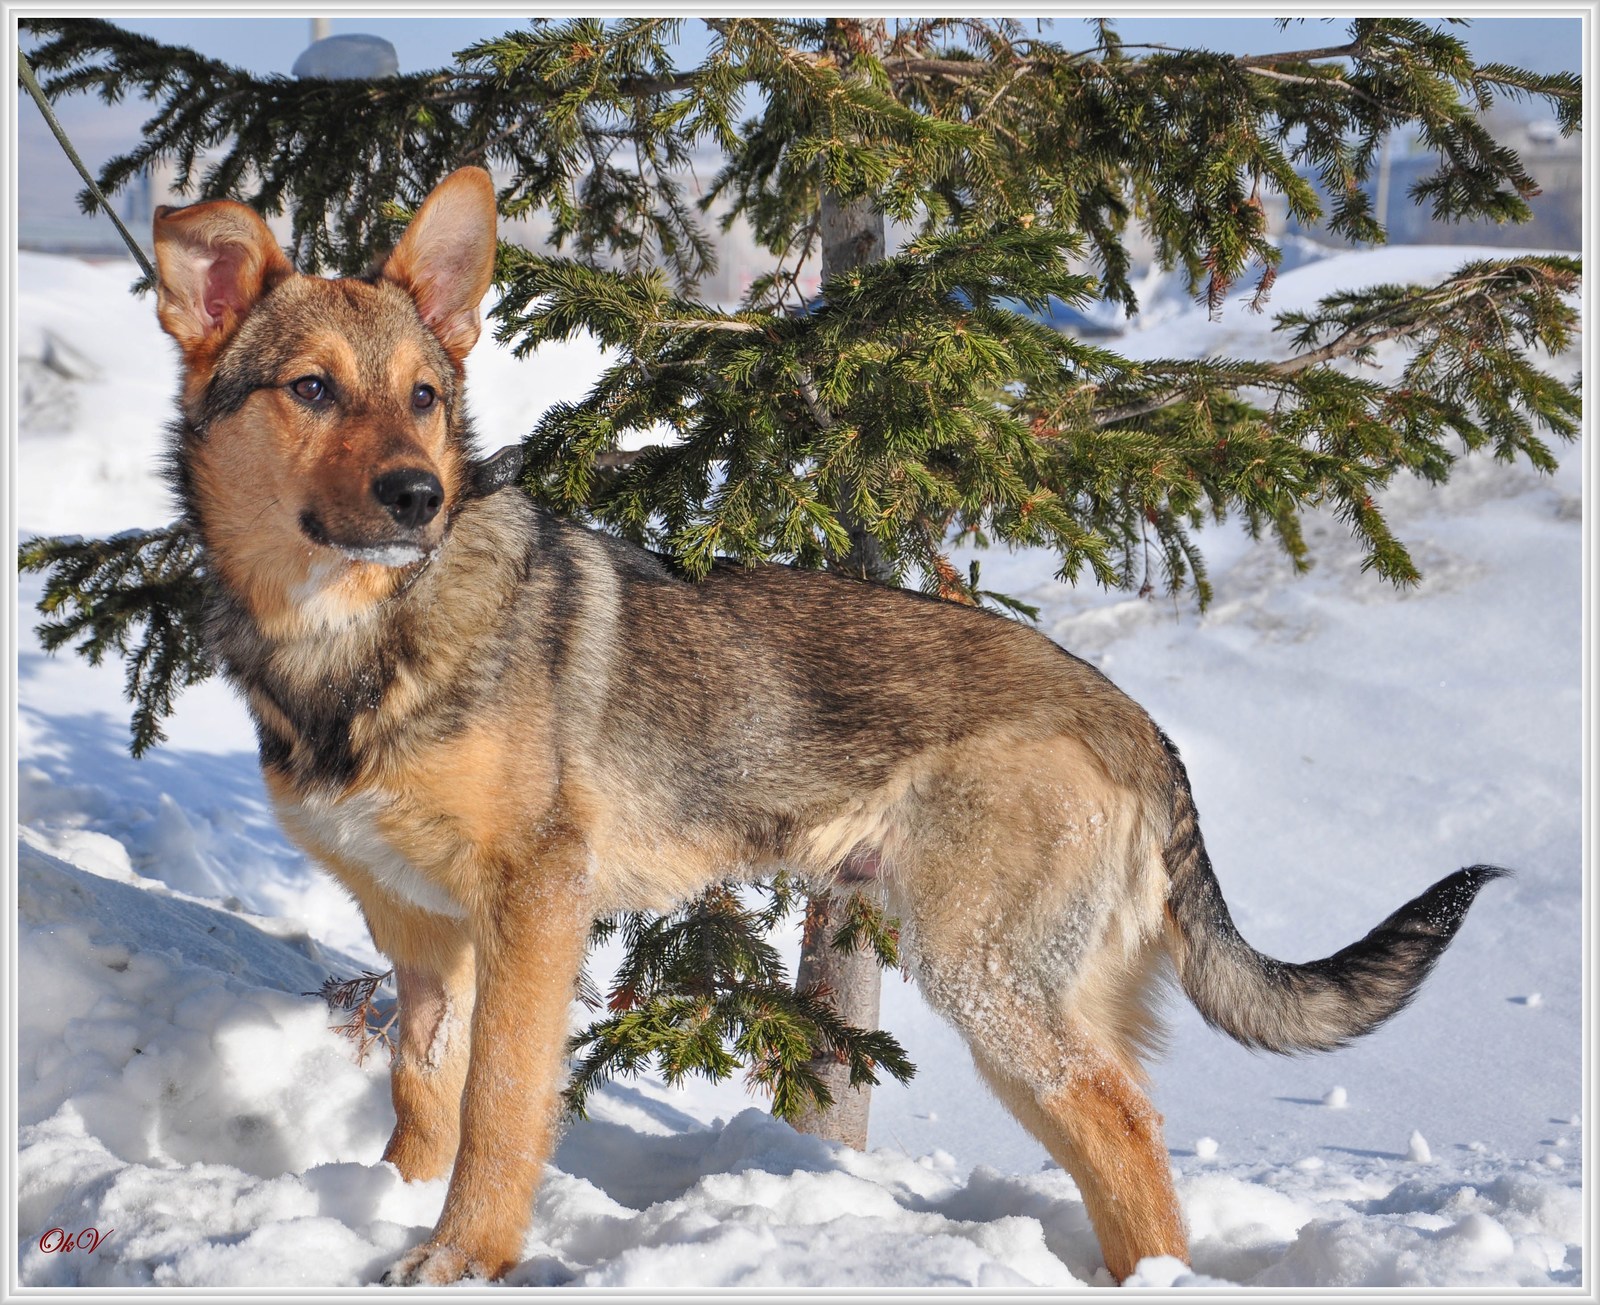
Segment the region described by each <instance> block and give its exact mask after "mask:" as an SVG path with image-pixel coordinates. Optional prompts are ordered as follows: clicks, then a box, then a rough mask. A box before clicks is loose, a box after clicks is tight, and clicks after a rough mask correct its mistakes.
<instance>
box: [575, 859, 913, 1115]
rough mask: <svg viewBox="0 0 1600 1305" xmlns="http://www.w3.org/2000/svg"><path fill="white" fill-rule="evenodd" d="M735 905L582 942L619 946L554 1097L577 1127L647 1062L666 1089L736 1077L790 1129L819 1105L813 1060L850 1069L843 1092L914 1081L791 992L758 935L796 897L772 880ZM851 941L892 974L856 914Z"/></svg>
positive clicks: (819, 997)
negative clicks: (865, 946)
mask: <svg viewBox="0 0 1600 1305" xmlns="http://www.w3.org/2000/svg"><path fill="white" fill-rule="evenodd" d="M747 891H748V892H753V893H755V894H757V895H759V896H764V897H765V899H766V900H765V903H764V904H763V905H761V906H759V907H758V906H753V905H751V904H748V903H747V902H746V901H744V900H742V899H741V897H740V895H739V893H737V892H736V891H735V890H734V888H733V887H731V886H729V885H719V886H717V887H714V888H712V889H710V890H708V891H707V892H706V893H704V894H702V895H701V896H700V897H698V898H696V899H695V900H694V901H693V902H691V903H689V904H688V905H686V906H684V907H682V908H680V909H679V910H678V911H675V912H673V913H671V914H669V915H665V916H657V915H652V914H648V913H628V914H625V915H622V916H620V917H616V918H613V919H611V920H609V921H606V922H603V923H602V924H601V925H599V926H597V928H596V931H595V932H594V933H593V934H592V935H591V941H599V940H602V939H604V938H608V937H612V936H615V935H617V934H619V933H620V935H621V936H622V938H623V940H624V941H625V942H626V944H627V950H626V954H625V956H624V959H623V962H622V965H621V966H620V967H619V969H618V970H617V973H616V975H615V976H614V977H613V980H612V984H611V988H610V991H609V993H608V995H607V997H606V1001H605V1008H606V1010H607V1012H608V1013H607V1014H606V1015H605V1016H603V1017H602V1018H601V1019H599V1020H596V1021H595V1022H593V1023H591V1024H590V1025H589V1026H588V1027H587V1028H586V1029H584V1030H583V1031H582V1032H581V1033H579V1034H578V1035H577V1036H576V1037H575V1038H574V1039H573V1040H572V1043H571V1044H570V1045H571V1050H572V1052H573V1053H574V1054H575V1055H576V1056H577V1060H576V1063H575V1065H574V1068H573V1074H572V1078H571V1081H570V1083H569V1085H568V1088H567V1092H566V1104H567V1109H568V1111H569V1112H570V1113H572V1114H575V1115H577V1116H578V1117H580V1118H581V1117H583V1115H584V1111H585V1103H586V1101H587V1098H588V1094H589V1093H590V1092H592V1091H594V1090H595V1089H596V1088H598V1087H600V1086H601V1085H602V1084H604V1083H605V1082H607V1081H608V1080H610V1079H612V1078H614V1077H616V1076H618V1075H627V1074H637V1073H640V1072H642V1071H643V1070H644V1069H645V1068H647V1067H648V1066H649V1065H650V1064H651V1063H652V1062H654V1063H655V1064H656V1065H657V1066H658V1067H659V1068H660V1070H661V1073H662V1075H663V1076H664V1077H665V1079H666V1081H667V1082H668V1083H674V1084H675V1083H678V1082H681V1081H682V1080H683V1079H685V1078H687V1077H689V1076H691V1075H696V1074H698V1075H702V1076H705V1077H707V1078H711V1079H720V1078H726V1077H727V1076H729V1075H730V1074H732V1073H733V1072H734V1071H735V1070H736V1069H738V1068H739V1067H740V1066H741V1065H742V1066H743V1067H744V1069H745V1077H746V1080H747V1082H748V1083H749V1084H750V1085H751V1086H752V1087H753V1088H758V1089H760V1090H762V1091H765V1092H768V1093H770V1094H771V1096H772V1099H773V1110H774V1112H775V1113H776V1114H778V1115H779V1116H780V1117H781V1118H785V1119H793V1118H796V1117H797V1116H798V1115H799V1114H800V1112H801V1111H802V1110H803V1109H804V1108H805V1107H806V1105H807V1104H808V1103H813V1102H814V1103H817V1104H820V1105H827V1104H829V1102H830V1100H831V1098H830V1097H829V1094H828V1091H827V1089H826V1087H825V1086H824V1085H823V1084H822V1082H821V1081H820V1080H819V1079H818V1078H817V1077H816V1075H815V1074H814V1073H813V1072H811V1071H810V1070H809V1069H808V1068H807V1062H808V1061H810V1060H811V1059H812V1057H813V1056H815V1055H817V1054H818V1052H819V1051H820V1052H822V1053H824V1054H827V1055H830V1056H836V1057H838V1058H839V1060H840V1063H844V1064H848V1065H849V1066H850V1073H851V1082H852V1083H853V1084H860V1083H869V1082H872V1083H875V1082H876V1081H877V1074H878V1072H879V1071H880V1070H881V1071H884V1072H887V1073H889V1074H892V1075H893V1076H894V1077H896V1078H898V1079H900V1080H901V1081H902V1082H903V1081H905V1080H907V1079H909V1078H910V1077H911V1075H912V1074H913V1073H914V1072H915V1066H913V1065H912V1064H911V1062H910V1061H909V1060H908V1059H907V1058H906V1055H905V1052H904V1050H903V1049H902V1048H901V1047H900V1045H899V1043H898V1042H897V1041H896V1040H895V1039H894V1037H893V1036H892V1035H890V1034H888V1033H885V1032H882V1031H880V1030H865V1029H859V1028H856V1027H854V1026H852V1025H850V1024H847V1023H845V1022H844V1021H842V1020H841V1019H840V1018H839V1017H838V1016H837V1014H835V1013H834V1011H833V1008H832V1007H831V1006H830V1005H829V1004H828V1002H827V1000H826V994H824V993H822V992H819V991H817V990H814V989H813V990H806V991H800V992H796V991H795V990H794V988H793V987H792V986H791V984H790V982H789V976H788V973H787V970H786V967H785V966H784V965H783V963H782V961H781V959H780V958H779V956H778V953H777V951H776V949H775V948H774V947H773V946H772V945H771V944H770V943H769V942H767V941H766V934H767V933H768V932H769V931H770V930H771V929H772V927H773V926H774V925H775V924H776V923H777V922H778V921H779V920H781V919H782V918H783V917H784V916H785V915H786V914H788V913H789V912H790V911H791V910H792V909H793V908H794V906H795V903H796V899H797V892H798V890H797V888H796V887H795V885H794V884H793V883H792V882H791V881H790V880H789V879H788V878H787V877H786V876H782V875H780V876H778V877H777V878H775V879H772V880H769V881H766V882H764V883H762V884H759V885H754V886H751V887H750V888H749V889H748V890H747ZM857 915H858V917H859V918H858V920H857V922H856V926H855V927H856V934H855V935H853V937H855V936H859V937H867V938H869V941H870V942H871V945H873V946H874V948H875V950H876V951H877V952H878V955H879V956H880V958H881V957H885V956H887V957H888V958H889V959H888V960H886V961H885V962H884V963H886V964H893V963H896V962H895V961H894V959H893V958H894V951H893V943H892V941H891V940H892V937H893V929H894V926H893V925H892V924H891V923H889V922H886V921H884V920H883V919H882V917H881V914H878V913H874V912H873V911H872V909H871V908H869V907H865V906H863V907H862V908H861V909H860V910H859V912H858V913H857Z"/></svg>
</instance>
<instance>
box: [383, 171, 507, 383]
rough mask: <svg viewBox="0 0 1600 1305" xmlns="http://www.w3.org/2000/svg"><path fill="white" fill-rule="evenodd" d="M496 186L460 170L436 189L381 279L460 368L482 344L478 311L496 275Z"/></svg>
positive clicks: (486, 178)
mask: <svg viewBox="0 0 1600 1305" xmlns="http://www.w3.org/2000/svg"><path fill="white" fill-rule="evenodd" d="M494 220H495V209H494V182H492V181H491V180H490V179H489V174H488V173H487V172H485V171H484V170H483V169H482V168H458V169H457V170H456V171H454V172H452V173H451V174H450V175H449V176H448V177H446V178H445V179H444V180H443V181H441V182H440V183H439V184H438V185H437V186H435V187H434V188H433V193H432V194H430V195H429V196H428V198H427V199H425V200H424V201H423V203H422V207H421V208H420V209H418V210H417V215H416V217H414V218H412V219H411V225H410V226H409V227H407V228H406V233H405V235H404V236H402V237H401V238H400V243H399V244H398V245H397V246H395V251H394V253H392V254H390V255H389V257H388V259H386V260H385V262H384V264H383V267H382V269H381V271H380V273H379V275H381V276H382V277H383V279H384V280H386V281H393V282H394V283H395V284H396V285H398V286H400V287H401V288H402V289H403V290H405V291H406V293H407V294H409V295H410V296H411V298H412V299H413V300H414V301H415V302H416V305H417V311H418V312H419V313H421V314H422V320H423V321H424V322H425V323H427V326H428V329H429V330H431V331H432V332H433V333H434V334H435V335H436V336H438V337H439V342H440V343H441V344H442V345H444V347H445V352H446V353H448V354H449V355H450V357H451V359H452V360H453V361H454V362H455V364H456V366H457V367H460V366H461V364H462V362H463V361H464V360H465V358H466V356H467V354H468V352H469V351H470V350H471V349H472V346H473V345H475V344H476V343H477V342H478V332H479V331H480V330H481V329H482V323H481V322H480V321H479V319H478V305H479V304H480V303H482V302H483V296H484V295H485V294H486V293H488V290H489V281H490V279H491V278H492V277H493V275H494V245H495V237H494Z"/></svg>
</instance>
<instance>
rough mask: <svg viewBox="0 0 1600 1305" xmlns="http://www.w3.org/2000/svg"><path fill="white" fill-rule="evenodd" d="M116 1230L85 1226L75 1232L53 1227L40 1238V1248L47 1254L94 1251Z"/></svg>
mask: <svg viewBox="0 0 1600 1305" xmlns="http://www.w3.org/2000/svg"><path fill="white" fill-rule="evenodd" d="M114 1232H116V1229H115V1228H107V1229H106V1230H105V1231H104V1232H101V1231H100V1230H99V1229H98V1228H85V1229H84V1230H83V1231H82V1232H75V1233H69V1232H67V1231H66V1229H64V1228H52V1229H51V1230H50V1231H49V1232H47V1233H45V1235H44V1236H43V1237H41V1238H39V1249H40V1250H41V1251H43V1252H44V1253H45V1254H46V1255H63V1254H65V1253H66V1252H67V1251H94V1250H97V1249H98V1248H99V1246H100V1243H101V1242H103V1241H105V1239H106V1238H107V1237H109V1236H111V1234H112V1233H114Z"/></svg>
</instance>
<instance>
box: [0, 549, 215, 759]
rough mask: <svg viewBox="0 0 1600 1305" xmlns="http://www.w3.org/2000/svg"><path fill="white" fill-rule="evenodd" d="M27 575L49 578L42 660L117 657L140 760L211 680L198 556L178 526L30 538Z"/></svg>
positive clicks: (23, 559) (20, 556)
mask: <svg viewBox="0 0 1600 1305" xmlns="http://www.w3.org/2000/svg"><path fill="white" fill-rule="evenodd" d="M17 567H18V569H19V570H21V571H23V572H34V571H42V572H44V573H45V574H46V580H45V588H44V594H43V596H42V597H41V598H40V599H39V604H38V609H39V612H40V613H41V614H42V615H43V616H44V617H45V618H46V619H45V620H44V621H42V622H41V623H40V624H39V625H38V626H37V627H35V630H36V633H37V634H38V636H39V641H40V643H41V644H43V645H44V648H45V650H46V651H47V652H56V651H57V650H58V649H61V648H64V647H66V646H68V645H69V644H71V645H73V651H74V652H76V653H77V654H78V655H79V656H81V657H84V658H86V659H87V660H88V662H89V664H90V665H91V666H98V665H99V664H100V663H101V661H102V660H104V658H105V656H106V654H107V653H112V652H114V653H116V654H117V655H118V656H120V657H122V659H123V662H124V664H125V666H126V671H127V677H126V683H125V686H124V694H125V696H126V697H127V699H128V700H129V701H130V702H131V703H133V705H134V710H133V718H132V722H131V729H132V741H131V745H130V746H131V748H132V751H133V755H134V756H136V757H137V756H141V755H143V753H144V752H145V751H146V749H148V748H149V747H151V746H152V745H153V744H156V743H159V742H161V741H162V740H163V739H164V738H165V737H166V735H165V733H164V732H163V731H162V729H161V721H162V720H163V719H165V718H166V717H167V716H169V715H171V714H172V710H173V704H174V701H175V699H176V698H177V696H178V694H179V693H180V692H182V691H183V690H184V689H186V688H188V687H189V686H191V685H194V684H198V683H200V682H201V681H202V680H204V679H206V678H207V677H208V676H210V675H211V673H212V670H213V669H214V668H213V667H212V664H211V661H210V658H209V656H208V655H207V653H206V650H205V644H204V638H203V605H202V597H203V573H204V558H203V555H202V552H201V549H200V544H199V541H198V540H197V539H196V538H195V537H194V535H193V534H192V533H191V532H190V531H189V530H188V528H187V527H185V526H183V525H181V524H174V525H170V526H167V527H165V528H163V529H160V530H130V531H125V532H124V533H122V534H119V535H113V536H112V537H111V538H110V539H83V538H80V537H77V536H56V537H48V538H35V539H30V540H28V541H26V542H24V543H23V544H22V545H21V546H20V547H19V548H18V550H17Z"/></svg>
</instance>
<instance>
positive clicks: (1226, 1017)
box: [1162, 735, 1509, 1053]
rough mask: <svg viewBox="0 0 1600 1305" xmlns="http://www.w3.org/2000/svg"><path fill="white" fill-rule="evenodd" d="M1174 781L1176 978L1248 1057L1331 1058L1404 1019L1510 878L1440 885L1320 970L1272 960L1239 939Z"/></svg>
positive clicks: (1461, 878)
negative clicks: (1475, 910) (1481, 906)
mask: <svg viewBox="0 0 1600 1305" xmlns="http://www.w3.org/2000/svg"><path fill="white" fill-rule="evenodd" d="M1162 742H1163V743H1165V744H1166V747H1167V752H1168V755H1169V756H1170V758H1171V762H1172V771H1173V785H1172V793H1173V812H1172V815H1173V820H1172V832H1171V834H1170V835H1169V836H1168V838H1167V844H1166V849H1165V856H1166V868H1167V877H1168V880H1169V887H1168V893H1167V915H1168V936H1169V938H1170V939H1171V948H1172V955H1173V960H1174V961H1175V963H1176V965H1177V970H1178V978H1179V981H1180V982H1181V983H1182V985H1183V990H1184V992H1185V993H1187V994H1188V996H1189V999H1190V1000H1191V1001H1192V1002H1194V1004H1195V1006H1196V1008H1197V1009H1198V1010H1199V1011H1200V1014H1201V1015H1202V1016H1203V1017H1204V1018H1205V1021H1206V1023H1208V1024H1210V1025H1212V1026H1213V1027H1214V1028H1219V1029H1221V1030H1222V1031H1223V1032H1224V1033H1226V1034H1228V1035H1229V1036H1230V1037H1233V1038H1236V1039H1238V1040H1239V1041H1240V1042H1242V1043H1244V1044H1245V1046H1247V1047H1255V1048H1260V1049H1262V1050H1266V1051H1277V1052H1284V1053H1292V1052H1301V1051H1327V1050H1330V1049H1332V1048H1334V1047H1341V1046H1343V1045H1344V1044H1345V1043H1347V1042H1349V1041H1350V1040H1351V1039H1352V1038H1358V1037H1360V1036H1361V1035H1362V1034H1363V1033H1370V1032H1371V1031H1372V1030H1373V1029H1375V1028H1377V1027H1378V1025H1380V1024H1382V1023H1383V1022H1384V1021H1385V1020H1387V1019H1388V1018H1389V1017H1390V1016H1391V1015H1394V1014H1396V1013H1397V1012H1399V1011H1400V1010H1403V1009H1404V1008H1405V1006H1406V1004H1407V1003H1408V1002H1409V1001H1410V1000H1411V998H1412V997H1413V996H1415V995H1416V992H1417V989H1418V987H1420V986H1421V984H1422V981H1423V980H1424V979H1425V978H1427V977H1428V972H1429V971H1430V970H1432V969H1433V965H1434V962H1435V961H1437V960H1438V959H1439V956H1440V955H1441V954H1442V953H1443V951H1444V949H1445V948H1446V947H1448V946H1449V945H1450V940H1451V939H1452V938H1454V937H1455V933H1456V930H1457V929H1458V928H1459V927H1460V925H1461V921H1462V920H1463V919H1464V918H1465V916H1466V914H1467V908H1468V907H1469V906H1471V905H1472V901H1473V898H1475V897H1476V896H1477V894H1478V890H1479V889H1480V888H1482V887H1483V886H1484V884H1486V883H1488V882H1489V881H1490V880H1492V879H1498V878H1500V877H1501V876H1502V875H1504V874H1507V873H1509V872H1508V871H1505V870H1502V869H1500V868H1499V867H1498V866H1490V865H1475V866H1469V867H1467V868H1466V869H1465V870H1457V871H1456V872H1455V873H1454V874H1453V875H1449V876H1447V877H1445V878H1444V879H1441V880H1440V881H1439V882H1438V883H1436V884H1434V886H1433V887H1432V888H1430V889H1428V891H1427V892H1425V893H1423V894H1422V895H1421V896H1420V897H1415V898H1413V899H1412V900H1411V901H1409V902H1407V903H1406V904H1405V905H1404V906H1402V907H1401V908H1400V909H1399V910H1398V911H1396V912H1395V913H1394V914H1393V915H1391V916H1390V917H1389V918H1388V919H1387V920H1385V921H1384V922H1383V923H1382V924H1380V925H1379V926H1378V927H1377V928H1376V929H1374V930H1373V931H1372V932H1371V933H1369V934H1368V935H1367V936H1366V937H1365V938H1363V939H1361V941H1359V942H1355V943H1351V944H1350V946H1348V947H1346V948H1344V949H1343V950H1342V951H1338V952H1335V953H1334V954H1333V955H1332V956H1329V957H1327V958H1326V959H1324V960H1320V961H1308V962H1306V963H1304V964H1299V965H1295V964H1289V963H1287V962H1284V961H1276V960H1273V959H1272V958H1271V957H1270V956H1264V955H1262V953H1260V952H1258V951H1256V950H1255V948H1253V947H1251V946H1250V944H1249V943H1247V942H1245V940H1244V939H1243V938H1241V937H1240V936H1239V931H1238V930H1237V929H1236V928H1235V927H1234V924H1233V918H1232V916H1230V915H1229V914H1228V906H1227V903H1226V902H1224V901H1223V900H1222V890H1221V888H1220V887H1219V886H1218V884H1217V879H1216V876H1215V875H1214V874H1213V873H1212V870H1211V859H1210V858H1209V857H1208V856H1207V855H1206V848H1205V843H1204V841H1203V840H1202V839H1201V837H1200V823H1199V820H1198V819H1197V817H1196V814H1195V808H1194V798H1193V795H1192V794H1191V793H1190V790H1189V778H1188V775H1187V773H1186V772H1185V771H1184V768H1183V763H1182V761H1180V760H1179V758H1178V751H1177V749H1176V748H1175V747H1174V746H1173V745H1172V742H1171V740H1170V739H1167V738H1166V736H1165V735H1163V736H1162Z"/></svg>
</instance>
